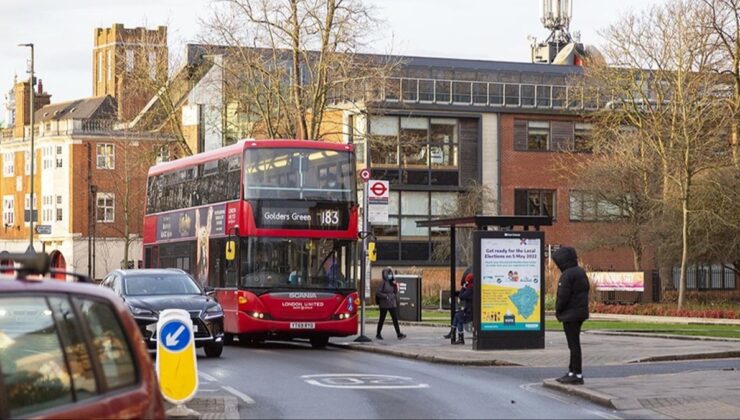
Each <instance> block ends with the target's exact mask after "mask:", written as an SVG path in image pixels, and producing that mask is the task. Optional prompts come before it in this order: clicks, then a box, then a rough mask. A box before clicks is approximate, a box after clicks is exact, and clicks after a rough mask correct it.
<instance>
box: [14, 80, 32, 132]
mask: <svg viewBox="0 0 740 420" xmlns="http://www.w3.org/2000/svg"><path fill="white" fill-rule="evenodd" d="M29 93H30V84H29V83H28V82H20V83H16V85H15V127H13V136H14V137H17V138H23V127H25V126H26V125H28V124H29V123H30V122H31V117H30V114H29V113H28V107H29V106H30V101H31V96H30V94H29Z"/></svg>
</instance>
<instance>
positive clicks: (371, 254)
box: [367, 242, 378, 262]
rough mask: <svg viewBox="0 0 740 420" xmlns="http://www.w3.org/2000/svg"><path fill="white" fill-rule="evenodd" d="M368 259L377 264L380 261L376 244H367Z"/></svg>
mask: <svg viewBox="0 0 740 420" xmlns="http://www.w3.org/2000/svg"><path fill="white" fill-rule="evenodd" d="M367 257H368V258H369V259H370V262H375V261H376V260H377V259H378V252H377V251H376V250H375V242H368V243H367Z"/></svg>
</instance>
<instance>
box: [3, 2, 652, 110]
mask: <svg viewBox="0 0 740 420" xmlns="http://www.w3.org/2000/svg"><path fill="white" fill-rule="evenodd" d="M362 1H365V2H366V3H368V4H371V5H372V6H374V7H375V15H376V16H377V17H379V18H380V19H382V20H383V21H384V25H383V28H384V31H383V32H381V33H379V34H377V36H374V37H373V38H375V39H376V40H377V41H376V42H374V43H373V44H372V46H369V48H370V50H368V51H361V52H371V53H386V52H392V53H394V54H403V55H414V56H428V57H449V58H470V59H482V60H498V61H519V62H527V61H528V60H529V54H530V50H529V41H528V40H527V36H528V35H532V36H535V37H537V38H538V39H543V38H546V37H547V35H548V32H547V30H546V29H545V28H544V27H542V24H541V23H540V21H539V3H540V0H362ZM573 1H574V6H573V19H572V22H571V26H570V28H571V32H573V31H580V33H581V41H582V42H584V43H586V44H593V45H596V46H598V45H599V44H600V43H601V42H602V40H601V39H600V38H599V36H598V34H597V32H598V30H600V29H602V28H605V27H606V26H608V25H609V24H610V23H613V22H614V21H616V20H617V19H618V18H619V16H621V15H622V14H624V13H625V12H626V11H629V10H639V9H641V8H644V7H647V6H649V5H650V4H655V3H660V2H663V1H664V0H619V1H608V2H607V1H605V0H573ZM0 6H1V7H0V57H2V58H1V59H0V101H2V100H3V98H4V95H5V93H7V91H8V90H9V89H10V88H11V87H12V85H13V75H14V74H17V75H18V77H19V78H24V77H28V76H27V75H26V69H27V61H28V59H29V56H30V52H29V49H28V48H22V47H18V46H17V45H18V44H19V43H29V42H31V43H33V44H34V45H35V50H36V52H35V70H36V74H37V76H36V77H37V78H40V79H42V80H43V84H44V88H45V90H46V91H47V92H49V93H51V95H52V97H51V100H52V102H62V101H66V100H72V99H78V98H84V97H88V96H90V95H92V46H93V29H94V28H96V27H110V26H111V25H112V24H113V23H123V24H124V25H125V26H126V27H136V26H148V27H150V28H155V27H157V26H158V25H166V26H168V38H169V39H168V40H169V47H170V52H171V53H174V54H180V55H181V54H182V51H183V50H184V45H185V43H187V42H189V41H190V42H193V41H195V40H196V39H197V37H198V34H199V32H200V31H201V27H200V19H202V18H204V17H207V16H208V14H209V11H210V9H211V6H212V0H119V1H111V0H61V1H60V0H0ZM1 118H2V113H0V119H1Z"/></svg>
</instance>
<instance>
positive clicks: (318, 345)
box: [309, 336, 329, 349]
mask: <svg viewBox="0 0 740 420" xmlns="http://www.w3.org/2000/svg"><path fill="white" fill-rule="evenodd" d="M309 340H310V341H311V347H313V348H315V349H323V348H324V347H326V345H327V344H329V337H326V336H317V337H311V338H310V339H309Z"/></svg>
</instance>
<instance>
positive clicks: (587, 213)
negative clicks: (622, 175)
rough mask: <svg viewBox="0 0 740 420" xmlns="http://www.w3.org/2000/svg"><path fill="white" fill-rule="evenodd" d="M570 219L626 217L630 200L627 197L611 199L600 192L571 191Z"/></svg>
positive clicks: (606, 219) (587, 219) (586, 219)
mask: <svg viewBox="0 0 740 420" xmlns="http://www.w3.org/2000/svg"><path fill="white" fill-rule="evenodd" d="M569 203H570V220H577V221H594V220H601V221H608V220H614V219H618V218H622V217H625V216H626V215H627V212H628V209H626V208H625V206H626V205H629V200H627V199H625V198H621V199H614V200H609V199H607V198H605V197H603V196H601V195H600V194H598V193H593V192H589V191H571V192H570V199H569Z"/></svg>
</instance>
